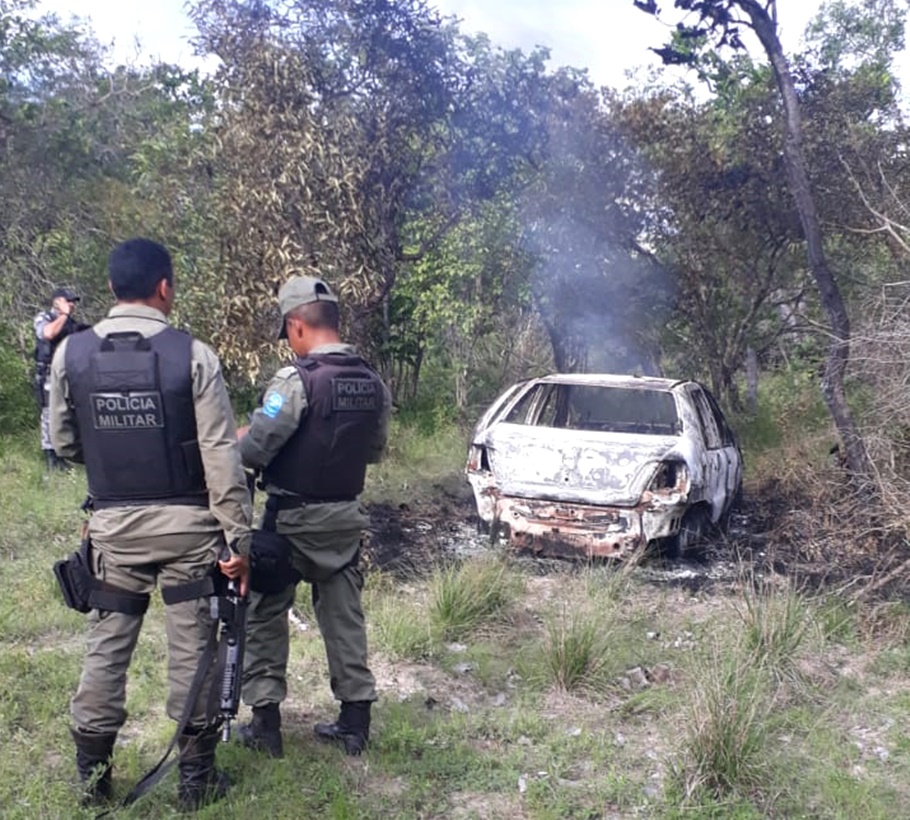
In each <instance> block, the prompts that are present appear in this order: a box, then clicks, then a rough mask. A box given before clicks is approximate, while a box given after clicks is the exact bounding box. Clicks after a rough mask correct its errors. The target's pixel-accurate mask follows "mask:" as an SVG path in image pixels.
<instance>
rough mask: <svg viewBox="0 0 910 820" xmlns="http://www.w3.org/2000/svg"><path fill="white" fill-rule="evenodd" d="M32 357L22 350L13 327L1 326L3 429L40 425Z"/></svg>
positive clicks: (11, 430)
mask: <svg viewBox="0 0 910 820" xmlns="http://www.w3.org/2000/svg"><path fill="white" fill-rule="evenodd" d="M30 370H31V357H30V356H27V355H25V354H23V353H21V352H20V350H19V348H18V346H17V345H16V343H15V341H14V340H13V338H12V334H11V333H10V332H9V329H7V328H4V329H0V430H2V431H3V432H5V433H20V432H23V431H25V430H27V429H29V428H30V427H34V426H36V424H37V415H38V410H37V406H36V403H35V394H34V391H33V389H32V384H31V377H30Z"/></svg>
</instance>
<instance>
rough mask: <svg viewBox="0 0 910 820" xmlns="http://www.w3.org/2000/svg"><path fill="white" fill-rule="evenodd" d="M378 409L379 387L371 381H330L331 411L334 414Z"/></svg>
mask: <svg viewBox="0 0 910 820" xmlns="http://www.w3.org/2000/svg"><path fill="white" fill-rule="evenodd" d="M378 409H379V385H378V384H377V383H376V381H374V380H373V379H342V378H336V379H332V410H334V411H335V412H339V411H340V412H350V411H355V412H356V411H361V412H363V411H367V412H368V411H371V410H378Z"/></svg>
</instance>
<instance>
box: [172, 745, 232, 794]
mask: <svg viewBox="0 0 910 820" xmlns="http://www.w3.org/2000/svg"><path fill="white" fill-rule="evenodd" d="M219 738H220V733H219V732H218V731H217V729H211V728H205V729H197V730H193V729H187V730H186V731H185V732H184V733H183V734H182V735H180V737H179V738H178V739H177V745H178V746H179V748H180V760H179V762H178V763H177V769H178V771H179V772H180V781H179V783H178V784H177V800H178V802H179V803H180V810H181V811H185V812H189V811H197V810H198V809H200V808H202V806H205V805H206V804H208V803H214V802H215V801H216V800H220V799H221V798H222V797H224V795H225V794H227V790H228V786H230V783H231V781H230V780H229V778H228V776H227V775H226V774H225V773H224V772H222V771H219V770H218V769H216V768H215V749H216V748H217V746H218V740H219Z"/></svg>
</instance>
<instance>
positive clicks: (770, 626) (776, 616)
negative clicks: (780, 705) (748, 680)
mask: <svg viewBox="0 0 910 820" xmlns="http://www.w3.org/2000/svg"><path fill="white" fill-rule="evenodd" d="M735 609H736V612H737V614H738V615H739V618H740V621H741V622H742V626H743V640H744V645H745V650H746V651H747V652H748V653H749V654H750V656H751V657H752V658H753V659H754V663H755V665H756V666H757V667H760V668H764V669H767V670H768V672H769V673H770V674H771V675H772V676H773V677H774V679H775V681H777V682H790V683H796V682H799V681H800V677H801V676H800V675H799V670H798V665H797V662H798V661H799V658H800V655H801V652H802V650H803V648H804V646H805V644H806V641H807V637H808V635H809V631H810V629H811V628H812V626H813V625H814V620H813V618H812V611H811V609H810V607H809V606H808V604H807V602H806V601H805V600H804V599H803V598H802V597H801V596H800V595H799V594H798V593H797V592H796V591H795V590H794V589H793V588H792V587H791V586H789V585H787V586H785V587H783V588H782V589H778V588H775V587H767V586H764V587H763V586H762V585H760V584H759V585H755V584H754V583H746V584H745V585H744V588H743V592H742V596H741V601H740V602H739V603H738V604H736V605H735Z"/></svg>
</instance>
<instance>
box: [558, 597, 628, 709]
mask: <svg viewBox="0 0 910 820" xmlns="http://www.w3.org/2000/svg"><path fill="white" fill-rule="evenodd" d="M613 626H614V624H613V623H612V618H611V615H610V614H609V613H607V612H605V611H604V610H600V611H592V610H591V609H590V608H589V607H584V608H582V609H579V608H577V607H576V606H574V605H573V604H571V603H563V604H562V605H561V606H560V607H559V609H558V610H557V611H556V612H553V613H551V614H550V615H549V616H547V618H546V621H545V636H544V642H543V646H542V647H541V658H540V663H541V666H542V670H543V672H544V675H545V678H546V680H548V681H549V682H550V683H552V684H553V685H554V686H556V687H557V688H558V689H561V690H563V691H566V692H575V691H589V692H598V691H602V690H603V689H604V688H605V686H606V685H607V684H608V683H609V668H610V664H609V658H610V654H611V642H612V639H613V638H615V635H613V634H611V633H612V631H613V630H612V627H613Z"/></svg>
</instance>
